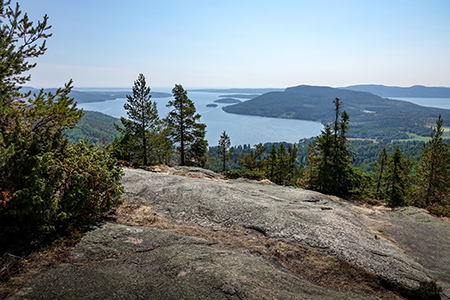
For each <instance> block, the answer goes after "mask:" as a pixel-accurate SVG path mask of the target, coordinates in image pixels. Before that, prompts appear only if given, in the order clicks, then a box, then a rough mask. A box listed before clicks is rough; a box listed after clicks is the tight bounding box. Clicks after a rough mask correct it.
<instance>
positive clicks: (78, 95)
mask: <svg viewBox="0 0 450 300" xmlns="http://www.w3.org/2000/svg"><path fill="white" fill-rule="evenodd" d="M21 91H22V92H28V91H31V93H32V94H34V93H39V91H40V90H39V89H36V88H33V87H28V86H25V87H22V89H21ZM45 91H46V92H55V91H56V89H55V88H50V89H45ZM131 94H132V92H131V91H108V92H100V91H79V90H75V89H72V91H71V92H70V96H71V97H73V98H74V99H75V101H76V102H78V103H88V102H101V101H108V100H115V99H118V98H126V96H127V95H131ZM151 95H152V97H154V98H167V97H172V95H171V94H169V93H161V92H151Z"/></svg>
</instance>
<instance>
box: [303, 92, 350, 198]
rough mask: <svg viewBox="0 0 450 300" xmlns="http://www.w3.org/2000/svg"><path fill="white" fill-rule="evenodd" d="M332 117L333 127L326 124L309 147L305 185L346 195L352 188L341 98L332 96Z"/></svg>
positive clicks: (347, 119) (345, 113)
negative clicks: (333, 112)
mask: <svg viewBox="0 0 450 300" xmlns="http://www.w3.org/2000/svg"><path fill="white" fill-rule="evenodd" d="M333 103H334V104H335V120H334V122H333V127H331V126H330V125H329V124H327V125H326V126H325V128H324V130H323V131H322V133H321V135H320V136H318V137H317V139H316V140H315V141H314V142H313V143H312V144H311V146H310V147H309V151H311V152H310V154H309V160H310V161H309V162H308V167H309V168H310V170H309V171H308V172H307V173H309V174H310V175H309V182H307V185H308V186H309V187H310V188H312V189H314V190H317V191H320V192H323V193H326V194H332V195H336V196H340V197H348V196H350V194H351V190H352V189H354V188H355V186H356V183H355V181H354V179H355V169H354V167H353V163H352V156H353V154H352V153H351V152H350V151H349V150H348V146H349V141H348V139H347V137H346V134H347V132H348V128H349V127H348V122H349V115H348V114H347V112H346V111H344V112H342V113H340V110H341V108H342V102H341V100H340V99H339V98H335V99H334V101H333Z"/></svg>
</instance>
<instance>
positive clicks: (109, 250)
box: [9, 167, 450, 299]
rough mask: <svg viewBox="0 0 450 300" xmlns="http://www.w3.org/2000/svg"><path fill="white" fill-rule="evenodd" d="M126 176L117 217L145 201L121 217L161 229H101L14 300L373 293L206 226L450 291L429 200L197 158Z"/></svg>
mask: <svg viewBox="0 0 450 300" xmlns="http://www.w3.org/2000/svg"><path fill="white" fill-rule="evenodd" d="M161 172H165V173H161ZM174 174H176V175H178V176H174ZM205 179H207V180H205ZM123 184H124V186H125V189H126V193H125V195H124V197H125V199H126V205H124V206H123V207H124V209H123V211H124V212H125V213H124V215H121V216H122V217H123V219H127V218H130V219H132V216H131V211H129V213H127V209H130V208H133V207H137V208H138V209H137V211H140V215H139V218H138V219H134V220H135V223H133V222H130V223H126V224H134V225H136V224H139V223H145V222H148V223H145V224H150V225H151V224H156V223H152V222H155V220H156V219H158V218H159V219H161V220H164V221H163V222H162V223H161V224H162V225H161V227H159V228H160V229H156V228H150V227H140V226H125V225H119V224H111V223H106V224H103V225H102V226H100V227H98V228H94V229H93V230H92V231H90V232H88V233H87V234H86V235H85V236H84V237H83V239H82V240H81V242H80V243H79V244H78V245H77V246H76V248H75V250H74V251H73V253H72V257H71V259H70V260H69V261H68V262H67V263H65V264H63V265H60V266H59V267H58V268H55V269H53V270H51V271H48V272H46V273H44V274H42V275H41V276H39V277H38V278H36V279H35V280H34V281H32V282H29V283H28V284H27V285H26V286H25V287H24V288H22V289H21V290H19V292H17V293H16V294H15V295H13V296H11V297H10V298H9V299H373V297H364V296H361V295H356V294H351V293H344V292H339V291H337V290H336V289H331V288H327V287H323V286H318V285H315V284H313V283H312V282H310V280H309V279H308V278H306V277H299V276H297V275H295V274H297V273H295V274H294V273H293V272H292V269H287V265H286V264H285V263H284V262H285V261H283V260H277V259H276V255H275V256H273V255H274V253H276V252H277V251H278V250H277V249H278V248H277V249H272V250H271V251H267V252H266V251H265V250H264V249H263V250H251V249H261V247H259V248H247V247H246V248H247V249H244V248H240V247H238V248H226V247H221V246H220V245H219V244H220V243H219V244H217V239H214V238H212V236H210V235H208V233H211V234H212V233H218V235H220V234H219V233H221V232H223V233H225V232H228V234H231V235H233V234H234V233H235V232H237V231H232V229H233V228H244V229H245V230H246V231H250V232H252V233H255V234H257V235H258V236H262V237H264V236H265V238H267V241H268V243H267V245H266V244H265V243H266V242H265V241H263V242H262V243H263V245H265V246H267V247H271V246H270V245H274V242H273V241H274V240H275V241H282V242H283V243H288V244H286V245H293V246H295V245H297V246H298V247H301V248H302V249H310V250H305V251H306V252H307V251H316V252H317V253H324V255H328V256H329V257H333V259H337V260H339V261H344V262H346V263H347V262H348V263H349V264H350V265H352V266H358V268H359V267H361V268H363V269H364V270H367V271H368V272H370V274H375V275H376V276H374V277H377V278H378V279H379V280H381V282H382V283H383V284H384V285H385V286H389V287H391V288H392V289H393V290H396V291H399V292H400V293H401V294H402V295H403V296H406V297H410V298H414V296H415V292H416V291H417V289H418V288H419V286H420V283H423V282H429V281H430V280H431V279H432V278H435V279H437V280H438V284H439V285H440V286H441V287H443V293H442V297H443V299H450V296H449V283H450V278H449V274H450V269H449V265H450V252H449V251H450V244H449V243H450V240H449V236H450V224H449V223H448V222H444V221H441V220H439V219H437V218H434V217H432V216H430V215H429V214H427V213H426V212H425V211H423V210H420V209H416V208H405V209H397V210H394V211H392V210H389V209H386V208H373V207H364V206H357V205H353V204H351V203H348V202H346V201H343V200H340V199H337V198H334V197H328V196H326V195H323V194H320V193H317V192H313V191H307V190H302V189H295V188H289V187H282V186H277V185H274V184H265V183H260V182H256V181H248V180H231V181H227V180H226V179H225V178H223V177H222V176H220V175H218V174H215V173H214V172H210V171H207V170H203V169H200V168H183V167H178V168H164V169H159V170H150V171H149V170H142V169H141V170H139V169H137V170H136V169H125V176H124V178H123ZM154 213H156V214H157V216H155V215H154ZM152 214H153V215H152ZM145 220H147V221H145ZM137 221H139V222H137ZM144 221H145V222H144ZM177 222H180V224H188V225H186V226H187V227H189V226H191V225H189V224H193V225H195V226H197V227H198V228H201V229H202V230H203V229H205V233H206V234H202V235H196V236H199V237H201V238H198V237H197V238H196V237H193V236H195V235H194V234H189V232H186V231H181V233H180V234H177V233H174V232H170V229H169V227H170V226H168V224H169V225H170V224H172V225H173V224H178V223H177ZM193 225H192V226H193ZM165 226H166V227H165ZM177 226H178V225H177ZM183 226H184V225H183ZM187 227H186V228H187ZM161 229H164V230H161ZM233 232H234V233H233ZM255 236H256V235H255ZM235 238H236V239H239V238H240V236H235ZM247 238H251V236H248V237H247ZM212 240H215V241H216V244H213V242H212ZM225 244H226V242H225ZM265 246H263V247H262V248H264V247H265ZM280 249H281V248H280ZM299 249H300V248H299ZM292 253H293V252H292ZM283 255H285V256H284V257H285V258H286V257H287V256H289V255H291V254H289V252H286V253H284V254H283ZM323 258H324V259H325V257H323ZM314 259H316V260H320V259H321V258H320V256H314ZM282 263H283V264H282ZM310 265H314V264H310ZM335 265H337V264H335ZM347 267H348V266H345V268H347ZM320 270H321V269H320V268H319V269H318V270H317V272H320ZM344 270H346V269H344ZM329 271H330V270H329V269H328V270H327V271H326V272H329ZM341 274H342V273H341ZM370 276H373V275H370ZM302 278H304V279H302ZM305 279H308V281H307V280H305ZM338 279H339V278H337V280H338ZM378 279H377V280H378ZM338 281H339V280H338ZM355 281H356V278H355ZM314 282H316V281H314ZM346 291H348V289H346ZM366 294H367V293H366ZM369 294H371V293H369ZM394 298H395V296H394ZM394 298H392V297H390V298H386V299H394Z"/></svg>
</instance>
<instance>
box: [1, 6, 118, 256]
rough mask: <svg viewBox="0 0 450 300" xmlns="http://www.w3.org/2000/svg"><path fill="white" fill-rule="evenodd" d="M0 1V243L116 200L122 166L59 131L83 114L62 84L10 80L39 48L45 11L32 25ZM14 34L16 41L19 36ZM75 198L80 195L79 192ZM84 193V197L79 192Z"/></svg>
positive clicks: (72, 220)
mask: <svg viewBox="0 0 450 300" xmlns="http://www.w3.org/2000/svg"><path fill="white" fill-rule="evenodd" d="M7 5H9V2H5V1H0V18H3V19H7V20H8V21H9V24H5V23H2V25H1V29H0V36H1V39H0V56H1V64H0V77H1V79H2V80H1V83H0V154H1V159H0V248H1V249H6V247H11V246H12V245H14V243H15V242H25V241H31V240H32V239H35V238H39V236H40V234H42V233H48V232H53V231H55V230H57V229H60V230H65V229H66V228H67V226H68V225H69V224H76V225H82V224H85V223H86V222H88V221H92V220H94V219H95V218H97V217H98V214H99V213H101V212H103V211H105V210H107V209H109V208H111V207H112V206H114V205H117V204H118V203H120V195H121V193H122V189H121V187H120V177H121V171H120V169H118V168H117V167H115V166H114V162H113V161H112V160H110V158H109V157H108V155H107V154H105V153H103V152H100V151H98V150H95V149H94V148H93V146H89V147H88V146H86V145H85V144H84V143H81V144H78V145H75V146H70V145H69V140H68V139H67V138H66V137H65V135H64V131H65V130H66V129H70V128H74V127H75V125H76V123H77V122H78V121H79V120H80V119H81V117H82V116H83V112H82V111H80V110H78V109H77V108H76V104H75V103H74V100H73V99H72V98H70V97H69V96H68V95H69V93H70V91H71V88H72V87H71V81H70V82H69V83H68V84H66V85H65V87H64V88H59V89H57V90H56V91H55V93H52V92H44V91H43V90H41V91H40V92H39V93H37V94H34V95H33V97H30V93H27V94H25V95H22V94H20V93H19V88H18V87H16V84H22V83H24V82H26V81H27V80H28V79H29V76H26V75H23V73H24V72H26V71H28V70H30V69H31V68H32V67H34V65H35V64H30V63H29V62H27V59H30V58H34V57H38V56H39V55H41V54H43V53H44V52H45V41H44V42H43V43H42V44H41V45H40V46H38V45H37V42H38V40H39V39H42V38H43V39H45V38H47V37H48V36H50V35H49V34H47V33H46V31H47V30H48V29H49V26H47V17H46V16H45V17H44V21H43V22H39V23H38V24H37V25H36V26H33V24H32V22H30V21H29V19H28V17H27V15H26V14H25V15H23V16H22V15H21V12H20V10H19V6H18V5H17V6H16V9H15V10H13V9H12V8H10V7H9V6H7ZM19 38H20V42H19ZM79 197H81V198H79ZM84 197H86V198H84Z"/></svg>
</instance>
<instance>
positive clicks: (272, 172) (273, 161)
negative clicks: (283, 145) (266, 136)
mask: <svg viewBox="0 0 450 300" xmlns="http://www.w3.org/2000/svg"><path fill="white" fill-rule="evenodd" d="M267 164H268V168H269V171H268V177H269V179H270V181H272V182H275V176H276V172H277V170H276V169H277V166H278V153H277V147H276V146H275V144H274V145H272V148H270V151H269V157H268V158H267Z"/></svg>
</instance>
